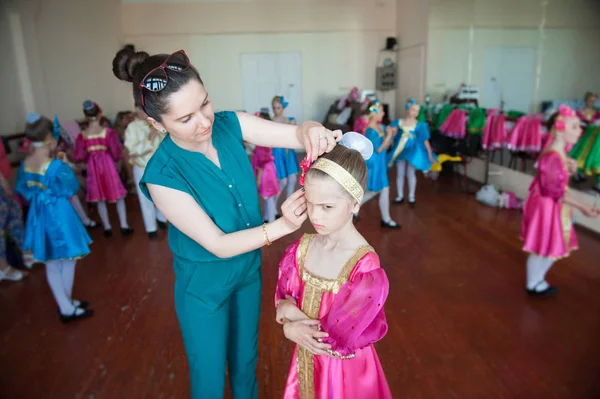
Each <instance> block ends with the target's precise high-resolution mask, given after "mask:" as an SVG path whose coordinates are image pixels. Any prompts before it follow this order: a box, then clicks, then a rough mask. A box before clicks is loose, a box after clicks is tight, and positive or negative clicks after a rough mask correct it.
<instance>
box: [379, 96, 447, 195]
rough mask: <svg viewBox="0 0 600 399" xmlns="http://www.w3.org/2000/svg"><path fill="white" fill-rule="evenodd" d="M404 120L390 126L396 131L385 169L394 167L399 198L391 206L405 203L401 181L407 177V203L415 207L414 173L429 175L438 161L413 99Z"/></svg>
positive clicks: (415, 184) (425, 126)
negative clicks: (426, 173) (418, 118)
mask: <svg viewBox="0 0 600 399" xmlns="http://www.w3.org/2000/svg"><path fill="white" fill-rule="evenodd" d="M405 108H406V117H405V118H404V119H398V120H396V121H394V122H392V125H393V126H394V127H396V128H397V129H398V134H397V135H396V137H395V138H394V144H393V146H392V148H391V150H390V152H389V159H388V167H390V168H391V167H392V166H394V164H396V168H397V171H398V174H397V176H396V179H397V180H396V183H397V185H398V196H397V197H396V199H395V200H394V204H402V203H403V202H404V177H405V176H406V175H407V174H408V203H409V205H410V206H411V207H414V206H415V191H416V190H417V173H416V171H417V170H420V171H422V172H429V170H430V169H431V166H432V165H433V164H434V163H436V162H437V157H436V156H435V154H434V153H433V151H432V150H431V145H430V144H429V127H428V125H427V123H426V122H419V121H418V120H417V117H418V116H419V112H420V109H421V106H420V105H419V104H417V102H416V101H415V100H414V99H412V98H411V99H410V100H408V102H407V103H406V105H405Z"/></svg>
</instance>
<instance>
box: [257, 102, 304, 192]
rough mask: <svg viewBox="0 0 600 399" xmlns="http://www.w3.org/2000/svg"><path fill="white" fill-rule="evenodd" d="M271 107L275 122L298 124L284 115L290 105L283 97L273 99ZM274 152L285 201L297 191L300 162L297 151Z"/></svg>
mask: <svg viewBox="0 0 600 399" xmlns="http://www.w3.org/2000/svg"><path fill="white" fill-rule="evenodd" d="M271 105H272V107H273V122H278V123H286V124H290V125H295V124H296V120H295V119H294V118H288V117H286V116H284V115H283V110H284V109H285V108H286V107H287V105H288V103H287V102H286V101H285V100H284V98H283V96H275V97H273V101H272V104H271ZM261 112H262V110H261ZM272 152H273V157H274V158H275V170H276V171H277V180H278V181H279V195H281V194H282V193H283V190H284V189H286V192H285V198H284V200H285V199H286V198H288V197H289V196H290V195H292V194H293V193H294V191H295V189H296V182H297V181H298V173H299V172H300V167H299V166H298V160H297V159H296V151H294V150H290V149H287V148H273V151H272ZM286 186H287V188H286ZM278 198H279V197H278Z"/></svg>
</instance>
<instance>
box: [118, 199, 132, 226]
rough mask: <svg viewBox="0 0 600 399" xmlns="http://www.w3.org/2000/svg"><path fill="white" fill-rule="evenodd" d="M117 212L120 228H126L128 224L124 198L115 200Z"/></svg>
mask: <svg viewBox="0 0 600 399" xmlns="http://www.w3.org/2000/svg"><path fill="white" fill-rule="evenodd" d="M117 213H118V214H119V223H121V228H122V229H128V228H129V224H127V209H126V208H125V199H124V198H121V199H119V200H117Z"/></svg>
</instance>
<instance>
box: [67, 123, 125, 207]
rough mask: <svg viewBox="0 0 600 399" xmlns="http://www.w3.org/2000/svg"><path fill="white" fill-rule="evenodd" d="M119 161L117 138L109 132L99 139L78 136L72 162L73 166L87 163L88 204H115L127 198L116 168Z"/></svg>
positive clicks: (112, 131)
mask: <svg viewBox="0 0 600 399" xmlns="http://www.w3.org/2000/svg"><path fill="white" fill-rule="evenodd" d="M98 148H101V149H98ZM122 157H123V154H122V152H121V142H120V141H119V137H118V136H117V133H116V132H115V131H114V130H112V129H110V128H107V129H106V134H105V135H104V137H101V138H93V139H86V138H85V137H84V135H83V134H80V135H79V136H77V140H76V141H75V150H74V151H73V158H74V159H75V161H76V162H87V195H86V201H87V202H99V201H108V202H116V201H117V200H119V199H121V198H124V197H125V196H126V195H127V192H126V191H125V187H123V183H122V182H121V179H120V178H119V174H118V173H117V168H116V167H115V162H117V161H119V160H120V159H121V158H122Z"/></svg>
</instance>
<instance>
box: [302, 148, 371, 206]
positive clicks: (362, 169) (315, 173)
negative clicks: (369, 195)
mask: <svg viewBox="0 0 600 399" xmlns="http://www.w3.org/2000/svg"><path fill="white" fill-rule="evenodd" d="M319 158H325V159H329V160H330V161H332V162H335V163H337V164H338V165H340V166H341V167H342V168H344V170H346V171H347V172H348V173H350V174H351V175H352V177H354V178H355V179H356V181H357V182H358V183H359V184H360V185H361V186H362V188H363V190H364V189H365V188H366V187H367V177H368V175H367V164H366V163H365V160H364V159H363V157H362V155H360V152H358V151H356V150H352V149H350V148H346V147H344V146H343V145H336V146H335V147H334V148H333V150H331V152H328V153H326V154H323V155H321V156H320V157H319ZM307 176H312V177H316V178H323V177H325V176H327V177H329V175H328V174H327V173H325V172H323V171H322V170H319V169H314V168H310V169H309V170H308V173H307ZM348 195H350V194H348Z"/></svg>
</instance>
